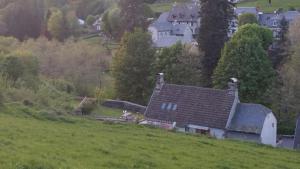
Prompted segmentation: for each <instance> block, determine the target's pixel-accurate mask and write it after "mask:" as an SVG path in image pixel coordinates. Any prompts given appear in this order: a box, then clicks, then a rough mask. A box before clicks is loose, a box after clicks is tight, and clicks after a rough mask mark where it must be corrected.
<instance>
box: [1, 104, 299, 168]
mask: <svg viewBox="0 0 300 169" xmlns="http://www.w3.org/2000/svg"><path fill="white" fill-rule="evenodd" d="M0 112H1V113H0V126H1V127H0V168H5V169H15V168H18V169H21V168H22V169H24V168H30V169H37V168H39V169H52V168H72V169H73V168H76V169H98V168H105V169H108V168H116V169H120V168H121V169H126V168H128V169H129V168H130V169H132V168H148V169H149V168H153V169H160V168H162V169H170V168H172V169H177V168H178V169H182V168H184V169H185V168H189V169H192V168H194V169H201V168H205V169H208V168H220V169H229V168H230V169H234V168H249V169H250V168H270V169H276V168H278V169H282V168H286V169H287V168H290V169H296V168H299V166H300V160H299V159H300V153H299V152H294V151H288V150H281V149H274V148H271V147H265V146H261V145H256V144H250V143H242V142H236V141H228V140H225V141H224V140H223V141H221V140H215V139H210V138H206V137H199V136H192V135H185V134H179V133H173V132H167V131H164V130H160V129H152V128H147V127H143V126H135V125H120V124H108V123H102V122H97V121H92V120H88V119H80V118H74V117H57V116H56V117H54V116H53V117H52V116H49V114H48V115H43V114H37V112H36V111H35V110H32V109H29V108H25V107H22V106H20V105H14V106H10V108H1V109H0Z"/></svg>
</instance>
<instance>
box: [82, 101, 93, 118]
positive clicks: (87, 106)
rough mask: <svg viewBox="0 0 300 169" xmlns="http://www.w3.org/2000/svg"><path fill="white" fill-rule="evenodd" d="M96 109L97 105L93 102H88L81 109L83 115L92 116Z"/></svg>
mask: <svg viewBox="0 0 300 169" xmlns="http://www.w3.org/2000/svg"><path fill="white" fill-rule="evenodd" d="M95 108H96V104H95V103H93V102H86V103H85V104H83V105H82V107H81V112H82V114H83V115H90V114H92V112H93V110H94V109H95Z"/></svg>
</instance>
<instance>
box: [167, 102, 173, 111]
mask: <svg viewBox="0 0 300 169" xmlns="http://www.w3.org/2000/svg"><path fill="white" fill-rule="evenodd" d="M171 109H172V103H169V104H168V107H167V110H169V111H170V110H171Z"/></svg>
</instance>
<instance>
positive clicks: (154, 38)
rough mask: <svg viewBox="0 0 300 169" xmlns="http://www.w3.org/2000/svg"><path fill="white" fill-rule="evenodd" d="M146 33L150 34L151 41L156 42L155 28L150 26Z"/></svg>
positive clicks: (156, 33) (156, 32)
mask: <svg viewBox="0 0 300 169" xmlns="http://www.w3.org/2000/svg"><path fill="white" fill-rule="evenodd" d="M148 31H149V32H150V33H151V36H152V41H153V42H155V41H157V40H158V31H157V29H156V28H155V27H152V26H150V27H149V28H148Z"/></svg>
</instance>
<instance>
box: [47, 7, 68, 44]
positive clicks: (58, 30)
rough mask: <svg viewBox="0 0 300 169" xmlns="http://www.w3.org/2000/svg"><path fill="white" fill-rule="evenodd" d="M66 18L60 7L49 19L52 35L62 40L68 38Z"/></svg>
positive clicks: (49, 28)
mask: <svg viewBox="0 0 300 169" xmlns="http://www.w3.org/2000/svg"><path fill="white" fill-rule="evenodd" d="M65 22H66V21H65V18H64V15H63V13H62V11H60V10H59V9H56V10H53V11H52V13H51V16H50V18H49V20H48V24H47V27H48V31H49V32H50V35H51V36H52V37H53V38H55V39H57V40H60V41H63V40H64V39H65V38H66V29H67V26H66V25H65Z"/></svg>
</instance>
